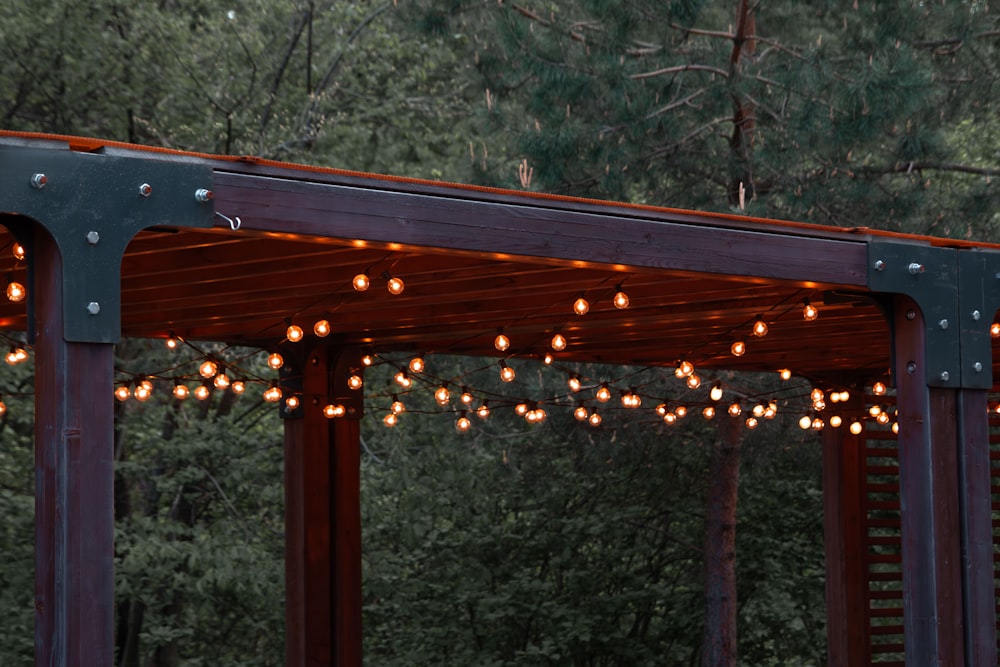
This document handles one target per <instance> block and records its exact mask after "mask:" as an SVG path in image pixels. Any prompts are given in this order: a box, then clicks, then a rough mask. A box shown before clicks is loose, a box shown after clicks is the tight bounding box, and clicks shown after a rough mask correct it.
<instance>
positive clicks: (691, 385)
mask: <svg viewBox="0 0 1000 667" xmlns="http://www.w3.org/2000/svg"><path fill="white" fill-rule="evenodd" d="M687 386H688V389H697V388H698V387H700V386H701V378H700V377H698V376H697V375H695V374H694V373H692V374H691V375H689V376H688V379H687Z"/></svg>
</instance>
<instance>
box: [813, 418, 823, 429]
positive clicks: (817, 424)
mask: <svg viewBox="0 0 1000 667" xmlns="http://www.w3.org/2000/svg"><path fill="white" fill-rule="evenodd" d="M810 426H812V429H813V430H814V431H822V430H823V427H824V426H825V424H824V423H823V420H822V419H820V418H819V417H816V418H815V419H813V420H812V424H810Z"/></svg>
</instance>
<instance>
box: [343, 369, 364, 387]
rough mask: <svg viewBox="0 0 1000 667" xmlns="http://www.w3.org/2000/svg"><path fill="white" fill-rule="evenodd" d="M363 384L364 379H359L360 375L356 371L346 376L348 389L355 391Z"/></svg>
mask: <svg viewBox="0 0 1000 667" xmlns="http://www.w3.org/2000/svg"><path fill="white" fill-rule="evenodd" d="M364 384H365V381H364V380H363V379H361V376H360V375H358V374H356V373H355V374H354V375H351V377H349V378H347V386H348V388H349V389H353V390H355V391H357V390H358V389H361V387H362V386H363V385H364Z"/></svg>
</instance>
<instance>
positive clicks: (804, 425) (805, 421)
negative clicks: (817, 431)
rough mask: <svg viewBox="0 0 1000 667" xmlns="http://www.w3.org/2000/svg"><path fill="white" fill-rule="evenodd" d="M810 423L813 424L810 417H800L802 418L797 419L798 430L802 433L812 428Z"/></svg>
mask: <svg viewBox="0 0 1000 667" xmlns="http://www.w3.org/2000/svg"><path fill="white" fill-rule="evenodd" d="M812 423H813V420H812V417H810V416H809V415H802V417H801V418H800V419H799V428H800V429H802V430H803V431H808V430H809V429H810V428H812Z"/></svg>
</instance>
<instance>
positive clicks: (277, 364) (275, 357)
mask: <svg viewBox="0 0 1000 667" xmlns="http://www.w3.org/2000/svg"><path fill="white" fill-rule="evenodd" d="M267 365H268V366H270V367H271V368H273V369H274V370H278V369H279V368H281V367H282V366H284V365H285V358H284V357H283V356H281V354H279V353H278V352H272V353H271V354H269V355H267Z"/></svg>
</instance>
